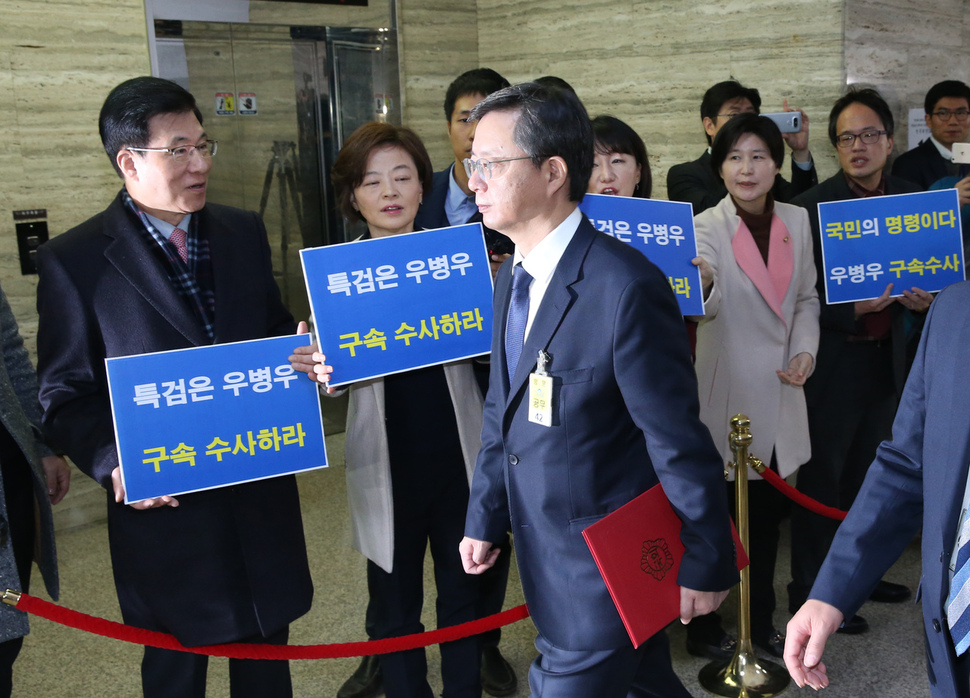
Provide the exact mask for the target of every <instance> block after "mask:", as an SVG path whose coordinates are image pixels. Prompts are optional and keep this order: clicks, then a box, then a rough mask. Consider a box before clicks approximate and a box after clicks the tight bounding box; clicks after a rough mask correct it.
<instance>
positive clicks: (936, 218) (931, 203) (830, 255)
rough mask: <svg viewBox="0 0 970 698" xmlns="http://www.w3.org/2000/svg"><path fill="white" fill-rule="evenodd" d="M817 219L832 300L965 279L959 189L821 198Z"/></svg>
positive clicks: (930, 287)
mask: <svg viewBox="0 0 970 698" xmlns="http://www.w3.org/2000/svg"><path fill="white" fill-rule="evenodd" d="M818 221H819V235H820V236H821V238H822V260H823V265H822V266H823V268H824V270H825V296H826V299H827V302H829V303H850V302H853V301H862V300H869V299H870V298H878V297H879V296H881V295H882V294H883V292H884V291H885V290H886V286H887V285H888V284H890V283H892V284H893V290H892V295H893V296H899V295H902V292H903V291H904V290H906V291H908V290H909V289H911V288H913V287H916V288H919V289H922V290H923V291H939V290H941V289H942V288H943V287H944V286H948V285H950V284H952V283H955V282H957V281H963V278H964V270H963V260H964V256H963V236H962V233H961V225H960V200H959V196H958V195H957V191H956V189H944V190H940V191H927V192H919V193H916V194H896V195H893V196H874V197H869V198H865V199H848V200H845V201H830V202H825V203H820V204H819V205H818Z"/></svg>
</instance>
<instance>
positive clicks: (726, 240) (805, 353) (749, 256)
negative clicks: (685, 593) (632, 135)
mask: <svg viewBox="0 0 970 698" xmlns="http://www.w3.org/2000/svg"><path fill="white" fill-rule="evenodd" d="M783 159H784V142H783V141H782V137H781V133H780V132H779V131H778V127H777V126H776V125H775V124H774V123H773V122H772V121H771V120H769V119H767V118H764V117H760V116H758V115H756V114H741V115H739V116H737V117H735V118H733V119H732V120H731V121H729V122H728V123H727V124H726V125H725V126H724V127H723V128H722V129H721V130H720V131H719V132H718V134H717V137H716V138H715V140H714V144H713V146H712V149H711V166H712V167H713V168H714V170H715V172H717V173H718V175H720V177H721V178H722V179H723V180H724V184H725V186H726V187H727V190H728V195H727V196H726V197H724V199H722V200H721V202H720V203H719V204H718V205H717V206H715V207H713V208H710V209H708V210H706V211H704V212H703V213H700V214H699V215H698V216H697V217H695V219H694V226H695V230H696V235H697V250H698V255H699V256H698V258H697V259H695V260H694V263H695V264H696V265H697V266H698V267H699V268H700V271H701V281H702V286H703V293H704V316H703V317H702V318H698V320H699V322H700V325H699V326H698V330H697V362H696V370H697V378H698V390H699V396H700V406H701V420H702V421H703V422H704V423H705V424H706V425H707V427H708V428H709V429H710V431H711V434H712V436H713V437H714V441H715V443H716V444H717V446H718V448H719V449H720V451H721V455H722V457H723V458H724V460H725V462H727V461H729V460H731V457H732V454H731V450H730V446H729V442H728V433H729V430H730V427H729V423H730V419H731V417H732V416H733V415H735V414H737V413H739V412H740V413H743V414H745V415H747V416H748V417H750V419H751V432H752V434H753V436H754V441H753V442H752V445H751V448H750V452H751V454H752V455H754V456H757V457H758V458H761V460H763V461H764V462H765V463H766V464H770V465H771V468H772V469H773V470H775V471H776V472H778V473H779V474H780V475H781V476H782V477H787V476H789V475H791V474H792V473H794V472H795V471H796V470H797V469H798V467H799V466H800V465H802V464H803V463H805V462H806V461H808V459H809V456H810V455H811V449H810V445H809V438H808V416H807V412H806V407H805V395H804V392H803V388H802V386H804V384H805V381H806V380H807V379H808V377H809V376H810V375H811V372H812V369H813V367H814V361H815V353H816V351H817V349H818V337H819V325H818V314H819V303H818V294H817V292H816V290H815V263H814V259H813V256H812V234H811V228H810V227H809V222H808V214H807V213H806V212H805V210H804V209H802V208H799V207H797V206H790V205H788V204H783V203H779V202H776V201H774V200H773V198H772V196H771V188H772V186H773V185H774V182H775V175H777V174H778V170H779V169H780V167H781V165H782V162H783ZM732 477H733V472H732ZM751 477H752V478H753V480H752V482H751V483H750V486H749V490H748V491H749V501H750V512H751V513H750V518H751V536H750V544H749V548H750V550H749V551H748V552H749V554H750V557H751V634H752V640H753V641H754V643H755V645H756V646H757V647H759V648H760V649H762V650H764V651H766V652H768V653H770V654H773V655H775V656H778V657H780V656H782V651H783V649H784V638H783V637H782V636H781V634H780V633H779V632H778V631H777V630H775V626H774V624H773V622H772V614H773V612H774V608H775V596H774V590H773V582H774V568H775V557H776V554H777V548H778V527H779V524H780V522H781V520H782V518H784V516H785V513H786V509H787V507H786V500H785V499H784V498H783V497H782V496H781V495H780V494H778V493H777V492H776V491H775V490H774V489H773V488H772V487H771V486H770V485H768V484H767V483H766V482H764V481H763V480H761V479H760V478H758V476H757V475H755V474H753V473H752V474H751ZM729 491H730V493H731V494H732V496H733V492H734V486H733V484H731V485H730V488H729ZM691 625H693V623H692V624H691ZM701 626H703V623H702V624H701ZM694 632H695V633H696V632H698V630H695V631H694Z"/></svg>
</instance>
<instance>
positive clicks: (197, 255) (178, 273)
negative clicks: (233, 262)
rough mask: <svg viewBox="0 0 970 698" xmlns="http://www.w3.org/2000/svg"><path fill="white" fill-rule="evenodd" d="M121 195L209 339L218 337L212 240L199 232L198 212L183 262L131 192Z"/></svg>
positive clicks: (190, 223) (187, 233)
mask: <svg viewBox="0 0 970 698" xmlns="http://www.w3.org/2000/svg"><path fill="white" fill-rule="evenodd" d="M121 196H122V199H123V200H124V202H125V205H126V206H127V207H128V208H129V209H130V210H131V212H132V213H134V214H135V215H136V216H138V218H139V220H141V222H142V224H143V225H144V227H142V228H139V229H138V230H139V231H140V232H141V233H142V235H143V236H144V239H145V241H146V242H147V243H148V244H149V247H150V248H151V249H152V251H153V252H154V253H155V256H156V257H157V258H158V260H159V261H160V262H161V264H162V267H163V268H164V269H165V271H166V273H167V274H168V278H169V280H170V281H171V282H172V285H173V286H174V287H175V290H176V291H177V292H178V294H179V296H181V297H182V298H184V299H185V302H186V304H187V305H188V306H189V307H190V308H191V309H192V311H193V312H194V313H195V316H196V318H197V319H198V320H199V322H200V323H201V324H202V327H203V328H204V329H205V331H206V334H207V335H208V337H209V340H210V341H212V340H213V339H215V315H216V294H215V291H214V289H213V282H212V258H211V257H210V256H209V241H208V240H206V239H205V238H204V237H203V236H201V235H200V234H199V216H198V213H196V214H195V215H193V216H192V218H191V219H190V221H189V229H188V230H186V231H185V233H186V234H185V247H186V249H187V251H188V261H187V262H183V261H182V258H181V257H179V253H178V250H176V249H175V245H173V244H172V243H171V242H170V241H168V240H167V239H165V236H164V235H162V234H161V233H160V232H158V230H157V229H156V228H155V226H153V225H152V223H151V221H150V220H149V219H148V216H146V215H145V213H144V212H143V211H141V210H139V208H138V204H136V203H135V201H134V200H133V199H132V198H131V196H129V195H128V192H127V191H122V193H121Z"/></svg>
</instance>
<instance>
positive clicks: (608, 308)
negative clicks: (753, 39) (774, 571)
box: [460, 83, 737, 698]
mask: <svg viewBox="0 0 970 698" xmlns="http://www.w3.org/2000/svg"><path fill="white" fill-rule="evenodd" d="M471 118H473V119H475V120H477V121H478V126H477V130H476V132H475V141H474V145H473V148H472V157H471V159H470V160H469V161H468V174H469V176H470V180H469V184H470V186H471V188H472V190H473V191H475V201H476V204H477V205H478V210H479V211H480V212H481V213H482V217H483V220H484V223H485V224H486V225H488V226H489V227H491V228H494V229H496V230H498V231H500V232H502V233H504V234H506V235H508V236H509V237H510V238H511V239H512V240H513V241H514V242H515V255H514V257H513V258H512V259H510V260H507V261H506V262H505V263H504V264H503V266H502V268H501V270H500V271H499V274H498V277H497V279H496V292H495V322H494V325H493V330H492V357H493V370H492V375H491V384H490V385H489V391H488V396H487V398H486V401H485V425H484V428H483V432H482V450H481V452H480V453H479V457H478V463H477V465H476V470H475V475H474V478H473V482H472V490H471V496H470V499H469V506H468V516H467V518H466V524H465V536H466V537H465V539H464V540H462V542H461V546H460V547H461V552H462V561H463V564H464V566H465V570H466V571H467V572H469V573H472V574H478V573H481V572H483V571H485V570H486V569H488V568H489V567H490V566H491V565H492V564H494V561H495V559H496V557H497V556H498V554H499V550H498V549H497V548H496V547H495V544H497V543H500V542H501V541H503V540H504V539H505V536H506V534H507V533H508V532H509V531H510V530H511V531H512V532H513V534H514V536H515V545H516V554H517V559H518V563H519V572H520V576H521V579H522V587H523V590H524V591H525V596H526V600H527V602H528V604H529V609H530V611H531V613H532V618H533V620H534V622H535V625H536V627H537V629H538V631H539V636H538V639H537V640H536V647H537V648H538V650H539V652H540V656H539V657H538V658H537V659H536V660H535V662H533V665H532V669H531V672H530V675H529V683H530V687H531V689H532V692H533V694H535V695H537V696H546V697H549V696H597V697H598V698H606V697H607V696H626V695H628V693H629V692H630V691H633V692H632V693H629V694H630V695H655V696H686V695H688V694H687V693H686V691H685V690H684V688H683V686H682V685H681V684H680V682H679V680H678V679H677V677H676V675H675V674H674V673H673V670H672V668H671V666H670V654H669V646H668V643H667V638H666V635H665V634H664V633H658V634H657V635H655V636H654V637H653V638H651V639H650V640H649V641H648V642H646V643H645V644H643V645H641V647H640V648H639V649H636V650H635V649H634V648H633V647H632V645H631V643H630V640H629V637H628V636H627V633H626V631H625V630H624V627H623V624H622V621H621V620H620V616H619V614H618V613H617V611H616V608H615V606H614V605H613V602H612V600H611V598H610V595H609V592H608V590H607V588H606V584H605V583H604V582H603V580H602V578H601V577H600V575H599V572H598V571H597V568H596V565H595V563H594V562H593V558H592V556H591V555H590V552H589V550H588V548H587V546H586V544H585V542H584V539H583V536H582V531H583V529H584V528H586V527H587V526H589V525H590V524H592V523H594V522H595V521H598V520H599V519H601V518H602V517H603V516H605V515H606V514H608V513H610V512H612V511H614V510H616V509H618V508H619V507H621V506H623V505H624V504H626V503H627V502H629V501H630V500H632V499H633V498H635V497H636V496H638V495H639V494H641V493H643V492H645V491H646V490H647V489H649V488H650V487H652V486H653V485H655V484H657V483H658V482H662V483H663V485H664V489H665V490H666V492H667V496H668V497H669V498H670V500H671V503H672V504H673V507H674V509H675V510H676V511H677V512H678V513H679V515H680V516H681V518H682V520H683V531H682V534H681V537H682V539H683V541H684V543H685V545H686V552H685V555H684V558H683V561H682V564H681V568H680V574H679V577H678V580H677V581H678V583H679V584H680V585H681V592H682V593H681V612H680V615H681V620H682V621H683V622H688V621H689V620H690V619H691V618H692V617H694V616H695V615H698V614H702V613H708V612H710V611H711V610H713V609H714V608H716V607H717V606H718V605H719V604H720V602H721V601H722V600H723V599H724V597H725V596H726V594H727V591H726V590H727V589H729V588H730V587H731V586H732V585H734V583H735V582H736V581H737V569H736V567H735V558H734V548H733V543H732V540H731V532H730V527H729V526H728V525H727V517H728V512H727V498H726V497H725V495H724V484H723V465H722V463H721V461H720V457H719V456H718V453H717V450H716V449H715V447H714V444H713V442H712V441H711V437H710V433H709V432H708V431H707V429H706V428H705V427H704V426H703V425H702V424H701V422H700V420H699V419H698V402H697V385H696V381H695V378H694V372H693V368H692V366H691V362H690V351H689V348H688V345H687V336H686V333H685V332H684V329H683V319H682V317H681V315H680V312H679V310H678V307H677V302H676V300H675V298H674V295H673V293H672V291H671V289H670V285H669V283H668V282H667V279H666V277H665V276H664V275H663V273H661V272H660V271H659V270H658V269H657V268H656V267H655V266H654V265H653V264H651V263H650V262H649V261H648V260H647V259H646V257H644V256H643V255H642V254H640V253H639V252H637V251H636V250H634V249H633V248H631V247H629V246H628V245H626V244H624V243H622V242H619V241H617V240H614V239H613V238H611V237H609V236H606V235H601V234H599V233H597V232H596V230H595V229H594V228H593V226H592V225H591V224H590V223H589V221H588V220H587V219H586V218H585V217H584V216H583V215H582V213H581V212H580V211H579V208H578V204H579V202H580V201H581V200H582V197H583V194H584V193H585V191H586V185H587V183H588V181H589V176H590V172H591V170H592V164H593V135H592V127H591V125H590V122H589V119H588V118H587V116H586V112H585V109H584V108H583V106H582V104H581V103H580V101H579V99H578V98H577V97H576V96H575V95H574V94H572V93H571V92H568V91H566V90H561V89H557V88H555V87H546V86H542V85H538V84H536V83H525V84H523V85H517V86H514V87H510V88H506V89H504V90H500V91H499V92H496V93H494V94H492V95H490V96H489V97H488V98H486V99H485V100H484V101H483V102H481V103H480V104H479V105H478V106H477V107H476V108H475V109H474V110H473V112H472V115H471ZM513 277H514V280H513ZM533 373H535V374H536V376H535V377H536V379H542V376H543V375H545V374H546V373H548V377H547V378H546V379H544V380H547V381H548V382H549V383H551V389H552V394H553V399H552V401H551V408H550V410H549V411H548V412H543V413H540V414H538V415H537V414H534V413H533V412H532V411H530V410H529V408H528V407H529V403H530V400H529V396H528V392H529V390H530V387H529V384H530V374H533Z"/></svg>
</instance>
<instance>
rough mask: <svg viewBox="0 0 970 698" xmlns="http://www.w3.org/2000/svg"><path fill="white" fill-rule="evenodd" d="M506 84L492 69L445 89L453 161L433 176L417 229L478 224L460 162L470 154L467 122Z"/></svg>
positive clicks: (472, 132) (461, 78)
mask: <svg viewBox="0 0 970 698" xmlns="http://www.w3.org/2000/svg"><path fill="white" fill-rule="evenodd" d="M508 86H509V81H508V80H506V79H505V78H503V77H502V76H501V75H499V74H498V73H496V72H495V71H494V70H492V69H491V68H475V69H474V70H469V71H466V72H464V73H462V74H461V75H459V76H458V77H457V78H455V79H454V81H453V82H452V83H451V84H450V85H448V91H447V92H446V93H445V129H446V130H447V131H448V139H449V140H450V141H451V149H452V151H453V152H454V154H455V161H454V162H453V163H451V164H450V165H448V167H446V168H445V169H443V170H441V171H440V172H435V173H434V183H433V184H432V187H431V194H430V195H426V196H425V197H424V200H423V201H422V202H421V208H420V209H419V210H418V216H417V218H415V219H414V225H415V227H416V228H445V227H447V226H449V225H461V224H463V223H468V222H469V221H470V220H472V219H474V220H476V221H480V220H481V216H479V215H478V208H477V207H476V206H475V194H474V192H472V190H471V189H469V188H468V175H466V174H465V166H464V165H462V164H461V163H462V160H464V159H465V158H467V157H469V156H470V155H471V151H472V139H474V137H475V122H473V121H470V120H469V119H468V115H469V114H471V111H472V109H474V108H475V106H476V105H477V104H478V103H479V102H481V101H482V100H483V99H485V98H486V97H488V96H489V95H490V94H492V93H493V92H495V91H496V90H501V89H502V88H503V87H508Z"/></svg>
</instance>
